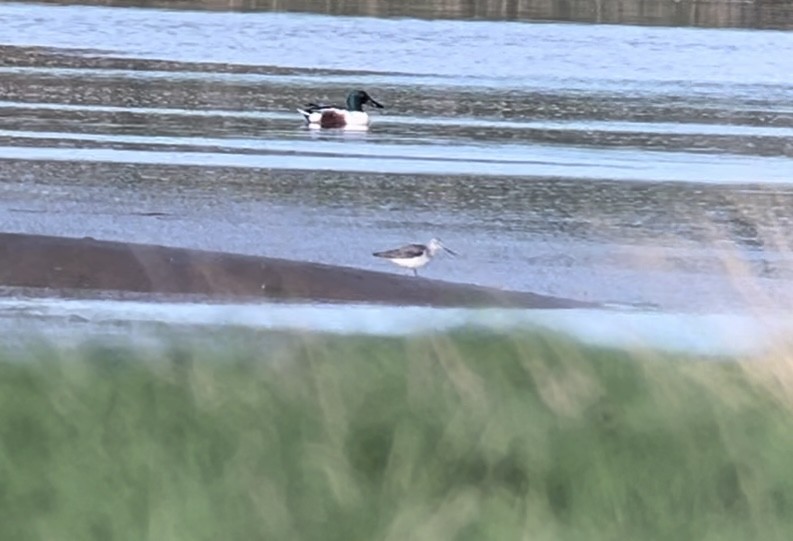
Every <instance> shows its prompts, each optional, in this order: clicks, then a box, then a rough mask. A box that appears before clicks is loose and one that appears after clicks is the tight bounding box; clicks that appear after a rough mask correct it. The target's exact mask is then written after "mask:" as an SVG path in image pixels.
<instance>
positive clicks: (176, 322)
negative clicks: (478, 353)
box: [0, 298, 793, 357]
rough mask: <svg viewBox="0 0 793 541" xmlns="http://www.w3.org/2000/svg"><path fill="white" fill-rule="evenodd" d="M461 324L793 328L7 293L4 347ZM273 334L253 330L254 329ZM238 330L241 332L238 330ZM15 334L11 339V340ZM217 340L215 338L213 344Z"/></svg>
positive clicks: (590, 337)
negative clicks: (217, 333)
mask: <svg viewBox="0 0 793 541" xmlns="http://www.w3.org/2000/svg"><path fill="white" fill-rule="evenodd" d="M460 328H467V329H477V330H484V331H487V332H492V333H504V334H505V335H510V334H520V333H536V332H553V333H561V334H564V335H568V336H571V337H573V338H575V339H577V340H579V341H581V342H582V343H585V344H592V345H597V346H607V347H618V348H627V349H637V350H644V349H645V348H651V349H654V350H658V351H664V352H672V353H692V354H696V355H703V356H731V357H733V356H747V355H762V354H764V353H766V352H767V351H768V348H769V347H771V348H772V347H774V346H775V345H778V344H780V343H786V337H788V336H790V332H791V331H792V330H793V318H791V317H790V316H789V315H787V314H779V313H777V314H774V315H773V316H770V315H768V314H766V317H764V318H763V319H762V320H760V319H757V318H754V317H749V316H740V315H734V314H733V315H727V314H681V313H652V312H643V311H634V310H625V309H619V308H617V307H614V308H613V309H611V310H607V311H604V310H589V309H576V310H513V309H479V310H471V309H457V308H443V309H438V308H426V307H402V308H395V307H391V306H371V305H334V304H308V303H304V304H290V303H277V304H268V305H255V304H222V303H214V304H204V303H201V302H192V303H185V302H172V301H167V300H165V301H161V302H151V301H135V300H127V301H115V300H90V299H80V300H64V299H57V298H37V299H30V298H28V299H20V298H11V299H0V330H2V331H3V333H4V335H6V336H7V337H9V338H8V339H7V340H5V341H4V343H3V347H4V348H6V349H7V348H11V347H14V346H17V345H19V346H23V347H24V346H25V345H27V344H29V343H30V342H31V341H33V342H34V343H37V342H38V340H39V339H40V338H41V337H42V336H46V337H47V340H49V341H51V342H57V343H60V344H62V345H67V346H69V345H71V346H79V345H80V344H81V343H82V342H83V340H84V338H85V335H86V334H90V335H92V336H93V337H95V338H100V339H110V340H119V341H120V342H121V343H127V342H128V341H129V339H130V337H132V338H134V341H135V343H136V344H138V345H139V346H147V347H153V348H158V347H163V346H164V347H168V346H169V345H172V343H173V342H174V340H178V339H179V338H183V337H184V336H187V337H188V338H190V337H192V340H193V342H195V341H198V343H199V344H200V343H201V340H202V336H201V334H202V331H206V330H208V329H212V330H231V331H238V332H242V333H244V332H245V331H248V332H249V333H253V334H249V336H250V338H252V339H258V340H260V341H262V342H263V343H265V344H267V343H272V341H273V340H274V337H277V336H278V335H279V333H284V332H286V333H293V332H304V333H316V332H320V333H335V334H355V335H361V334H364V335H365V334H369V335H377V336H406V335H413V334H422V333H434V332H445V331H451V330H455V329H460ZM262 331H266V332H267V334H264V335H261V336H258V338H257V337H256V334H255V333H257V332H262ZM234 336H236V337H237V338H239V337H240V335H234ZM11 337H13V338H11ZM215 339H216V338H215V337H214V335H213V338H210V339H209V340H210V342H211V341H212V340H215Z"/></svg>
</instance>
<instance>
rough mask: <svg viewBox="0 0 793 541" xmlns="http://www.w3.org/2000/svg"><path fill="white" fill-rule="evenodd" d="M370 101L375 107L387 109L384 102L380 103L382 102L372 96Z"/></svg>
mask: <svg viewBox="0 0 793 541" xmlns="http://www.w3.org/2000/svg"><path fill="white" fill-rule="evenodd" d="M369 103H371V104H372V105H374V106H375V107H377V108H379V109H385V107H383V105H382V104H380V103H378V102H376V101H375V100H373V99H372V98H371V97H370V98H369Z"/></svg>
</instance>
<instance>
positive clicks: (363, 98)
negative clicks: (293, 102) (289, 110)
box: [297, 90, 383, 128]
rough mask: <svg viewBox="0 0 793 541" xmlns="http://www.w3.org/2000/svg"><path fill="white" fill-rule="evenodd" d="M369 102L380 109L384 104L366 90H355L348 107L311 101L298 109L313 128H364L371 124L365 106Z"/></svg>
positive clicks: (349, 98)
mask: <svg viewBox="0 0 793 541" xmlns="http://www.w3.org/2000/svg"><path fill="white" fill-rule="evenodd" d="M366 104H369V105H372V106H374V107H377V108H378V109H382V108H383V106H382V105H381V104H380V103H378V102H377V101H375V100H374V98H372V96H370V95H369V94H367V93H366V91H364V90H353V91H352V92H350V94H349V95H348V96H347V108H346V109H345V108H342V107H337V106H335V105H319V104H316V103H309V104H308V105H306V107H305V108H303V109H298V110H297V111H298V112H299V113H300V114H301V115H303V118H304V119H305V120H306V122H307V123H308V125H309V127H312V128H347V127H353V128H363V127H366V126H368V125H369V115H368V114H367V113H366V112H364V110H363V106H364V105H366Z"/></svg>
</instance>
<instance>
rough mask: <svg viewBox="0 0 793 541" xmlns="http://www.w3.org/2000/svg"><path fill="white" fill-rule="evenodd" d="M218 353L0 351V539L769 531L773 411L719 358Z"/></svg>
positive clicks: (439, 340) (453, 338) (483, 338)
mask: <svg viewBox="0 0 793 541" xmlns="http://www.w3.org/2000/svg"><path fill="white" fill-rule="evenodd" d="M276 343H277V347H275V344H276ZM220 350H221V349H220V348H218V349H217V350H211V349H208V348H203V347H192V348H191V347H189V346H184V345H183V346H177V345H174V346H173V348H172V349H171V350H169V351H166V352H165V353H162V354H152V353H149V352H147V353H145V354H144V353H141V352H140V351H138V352H137V353H136V351H135V350H134V348H131V349H124V348H110V347H93V348H92V347H86V348H85V349H83V350H81V351H80V352H78V353H75V352H70V353H63V352H60V353H59V352H57V351H55V350H50V349H47V348H46V347H44V346H41V347H34V348H32V349H31V350H30V351H29V352H28V353H27V354H25V355H20V354H19V353H14V354H8V353H7V354H5V356H4V357H3V359H2V360H0V387H1V388H0V539H9V540H12V539H13V540H15V541H23V540H27V539H59V540H67V539H69V540H71V539H75V540H77V539H79V540H91V539H96V540H116V539H129V540H141V539H152V540H191V541H192V540H218V539H230V540H236V539H240V540H243V539H244V540H254V539H272V540H304V539H305V540H322V541H333V540H339V541H351V540H399V541H402V540H406V539H411V540H412V539H416V540H422V539H427V540H433V541H439V540H446V539H455V540H458V539H459V540H468V539H470V540H482V539H488V540H502V539H527V540H528V539H531V540H537V539H572V540H578V539H581V540H600V539H642V540H647V539H674V540H684V539H697V540H706V539H719V540H730V539H736V540H737V539H740V540H745V539H750V538H757V539H763V540H769V539H789V538H790V535H791V532H793V468H791V459H792V458H793V416H792V415H791V411H789V409H788V405H787V404H786V403H785V402H784V401H783V400H776V399H775V398H774V397H775V396H777V395H775V394H774V393H772V392H769V388H768V387H766V386H765V384H763V383H761V380H760V378H757V377H756V374H754V373H753V372H756V371H757V369H752V370H751V371H748V370H745V369H744V366H743V365H742V364H741V363H737V362H733V363H725V362H714V361H707V362H703V361H696V360H695V359H686V358H679V357H678V358H672V357H671V356H665V355H660V354H653V353H651V352H645V353H643V354H641V355H630V354H628V353H624V352H618V351H612V350H607V349H597V348H591V347H585V346H581V345H579V344H576V343H574V342H570V341H566V340H564V339H561V338H558V337H554V336H546V335H528V336H511V337H507V336H503V335H502V336H499V335H490V334H484V333H477V332H460V333H453V334H445V335H435V336H431V337H423V338H409V339H404V338H371V337H333V336H315V335H314V336H297V335H294V336H289V337H287V338H286V339H284V338H283V337H282V338H281V339H279V340H278V341H274V347H273V348H271V349H269V350H268V349H261V348H254V347H248V346H245V347H238V348H232V349H230V350H229V351H227V352H226V353H224V354H222V355H220V354H218V353H217V351H220ZM144 356H145V357H146V358H142V357H144ZM769 381H770V379H769Z"/></svg>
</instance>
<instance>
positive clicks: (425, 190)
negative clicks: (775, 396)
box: [0, 3, 793, 311]
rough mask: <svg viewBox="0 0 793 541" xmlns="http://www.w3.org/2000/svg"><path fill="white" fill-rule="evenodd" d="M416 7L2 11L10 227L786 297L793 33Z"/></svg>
mask: <svg viewBox="0 0 793 541" xmlns="http://www.w3.org/2000/svg"><path fill="white" fill-rule="evenodd" d="M416 17H417V18H411V17H409V16H408V17H399V18H377V17H365V16H347V15H344V16H343V15H327V14H316V13H285V12H275V11H248V12H239V13H234V12H223V11H190V10H184V9H180V10H163V9H145V8H140V7H132V6H128V7H97V6H86V5H52V4H33V3H4V4H0V29H1V30H0V52H2V55H0V229H2V230H4V231H20V232H32V233H46V234H62V235H69V236H85V235H91V236H94V237H97V238H106V239H120V240H131V241H141V242H155V243H160V244H168V245H175V246H189V247H198V248H207V249H220V250H227V251H235V252H244V253H252V254H262V255H270V256H279V257H288V258H293V259H304V260H311V261H319V262H325V263H336V264H342V265H350V266H356V267H365V268H371V269H379V270H389V267H388V265H387V263H386V262H383V261H381V260H377V259H375V258H372V257H371V255H370V253H371V252H372V251H374V250H379V249H384V248H390V247H393V246H395V245H398V244H401V243H404V242H414V241H426V240H428V239H429V238H430V237H433V236H436V237H441V238H443V239H444V241H445V243H446V244H447V245H449V246H450V247H452V248H453V249H455V250H456V251H458V252H460V254H461V256H460V257H459V258H457V259H454V260H452V259H445V260H441V261H436V262H433V264H432V265H430V266H429V267H428V268H427V269H426V274H427V275H429V276H432V277H435V278H444V279H450V280H456V281H465V282H474V283H479V284H484V285H491V286H497V287H505V288H513V289H521V290H531V291H536V292H540V293H550V294H555V295H561V296H567V297H573V298H580V299H586V300H595V301H603V302H615V303H621V304H641V305H652V306H656V307H660V308H661V309H668V310H683V311H719V310H725V309H726V310H734V309H736V308H739V307H744V306H745V305H746V304H747V302H748V304H751V305H752V306H756V305H758V304H760V305H773V306H780V305H781V306H787V305H788V303H789V301H790V300H791V292H793V288H791V287H790V286H791V285H793V284H791V279H792V278H793V266H792V265H791V263H793V260H792V259H791V256H790V253H791V251H790V247H791V242H793V233H791V231H793V230H792V229H791V219H793V213H792V212H793V211H791V209H793V160H792V159H791V158H792V157H793V138H791V136H792V135H793V82H791V81H793V80H792V79H791V77H790V74H791V73H793V34H791V33H787V32H779V31H772V30H757V29H702V28H681V27H656V26H653V27H648V26H627V25H592V24H567V23H565V24H562V23H552V22H544V23H538V22H527V21H495V20H466V19H459V18H458V19H440V18H439V19H427V18H418V17H420V15H417V16H416ZM353 88H365V89H367V90H368V91H369V92H370V93H371V94H372V95H373V96H374V97H375V98H376V99H378V100H379V101H381V102H383V103H384V104H385V105H386V109H385V110H384V111H383V112H379V111H376V112H374V113H373V118H374V122H373V125H372V127H371V128H370V129H369V130H368V131H356V132H350V131H346V132H345V131H338V130H326V131H317V130H311V129H307V128H305V127H304V126H303V125H302V122H301V119H300V117H299V115H298V114H297V113H296V112H295V107H297V106H299V105H302V104H304V103H306V102H308V101H323V102H343V100H344V97H345V96H346V93H347V92H348V91H349V90H350V89H353Z"/></svg>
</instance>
